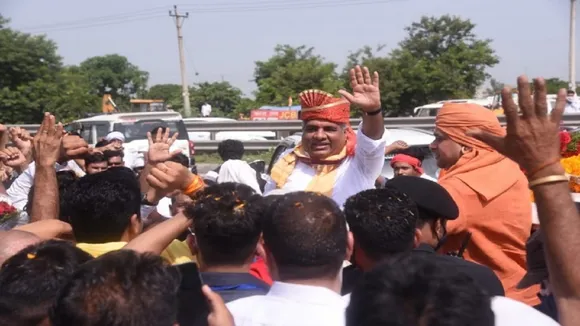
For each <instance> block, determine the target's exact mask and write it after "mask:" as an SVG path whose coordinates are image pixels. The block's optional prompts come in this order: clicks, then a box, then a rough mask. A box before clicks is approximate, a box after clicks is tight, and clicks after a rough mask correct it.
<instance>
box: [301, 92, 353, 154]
mask: <svg viewBox="0 0 580 326" xmlns="http://www.w3.org/2000/svg"><path fill="white" fill-rule="evenodd" d="M299 97H300V105H301V106H302V109H301V112H300V118H301V119H302V121H310V120H325V121H330V122H333V123H337V124H344V125H346V128H347V129H346V154H347V155H348V156H353V155H354V149H355V146H356V135H355V133H354V131H353V130H352V128H351V126H350V103H349V102H348V101H347V100H345V99H341V98H336V97H333V96H332V94H329V93H327V92H323V91H320V90H317V89H309V90H307V91H304V92H302V93H300V95H299Z"/></svg>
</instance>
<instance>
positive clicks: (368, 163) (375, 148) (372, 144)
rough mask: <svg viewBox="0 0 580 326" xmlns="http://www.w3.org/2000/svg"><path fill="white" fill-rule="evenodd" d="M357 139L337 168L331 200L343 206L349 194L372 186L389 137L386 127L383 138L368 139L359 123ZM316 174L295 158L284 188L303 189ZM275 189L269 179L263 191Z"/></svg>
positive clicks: (379, 168) (372, 187)
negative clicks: (349, 152) (352, 151)
mask: <svg viewBox="0 0 580 326" xmlns="http://www.w3.org/2000/svg"><path fill="white" fill-rule="evenodd" d="M356 137H357V142H356V149H355V155H354V157H348V158H346V159H345V160H344V161H343V162H342V163H341V164H340V166H339V167H338V170H337V173H336V182H335V185H334V189H333V192H332V196H331V197H332V199H334V201H335V202H336V203H337V204H338V205H339V206H340V207H342V206H343V205H344V202H345V201H346V200H347V199H348V198H349V197H351V196H353V195H355V194H357V193H359V192H361V191H363V190H367V189H374V187H375V181H376V180H377V178H378V177H379V175H380V174H381V171H382V169H383V164H384V163H385V146H386V144H387V139H388V137H389V135H388V131H387V130H385V132H384V133H383V137H382V138H381V139H378V140H374V139H371V138H369V137H367V136H365V134H363V133H362V123H361V125H360V126H359V128H358V131H357V135H356ZM292 150H293V149H289V150H287V151H286V152H284V153H283V154H282V155H281V156H280V157H283V156H284V155H287V154H289V153H290V152H292ZM315 174H316V171H315V169H314V168H313V167H312V166H310V165H308V164H305V163H303V162H300V161H298V162H297V163H296V167H295V168H294V171H292V173H291V174H290V176H289V177H288V180H287V181H286V184H285V185H284V187H283V189H284V190H290V191H304V190H305V189H306V187H308V184H309V183H310V181H311V180H312V178H313V177H314V175H315ZM274 189H276V183H275V182H274V181H273V180H269V181H268V183H267V184H266V187H265V189H264V193H265V194H268V192H270V191H272V190H274Z"/></svg>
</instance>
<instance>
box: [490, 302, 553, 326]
mask: <svg viewBox="0 0 580 326" xmlns="http://www.w3.org/2000/svg"><path fill="white" fill-rule="evenodd" d="M491 310H493V313H494V315H495V326H513V325H526V326H558V325H560V324H558V323H557V322H556V321H554V320H553V319H552V318H550V317H548V316H546V315H544V314H543V313H541V312H539V311H538V310H536V309H534V308H532V307H530V306H528V305H526V304H524V303H521V302H519V301H516V300H513V299H510V298H506V297H493V298H491Z"/></svg>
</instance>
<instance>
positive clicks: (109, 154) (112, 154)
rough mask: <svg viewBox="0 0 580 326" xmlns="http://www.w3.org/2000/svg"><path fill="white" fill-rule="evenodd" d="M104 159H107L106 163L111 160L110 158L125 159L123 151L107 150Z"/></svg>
mask: <svg viewBox="0 0 580 326" xmlns="http://www.w3.org/2000/svg"><path fill="white" fill-rule="evenodd" d="M104 154H105V158H106V159H107V161H108V160H109V159H110V158H111V157H121V158H123V157H125V153H123V151H111V150H107V151H105V153H104Z"/></svg>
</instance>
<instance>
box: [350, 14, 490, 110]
mask: <svg viewBox="0 0 580 326" xmlns="http://www.w3.org/2000/svg"><path fill="white" fill-rule="evenodd" d="M474 28H475V25H474V24H473V23H471V22H470V21H469V20H462V19H460V18H458V17H452V16H448V15H445V16H442V17H440V18H435V17H423V18H422V19H421V21H420V22H418V23H413V24H411V26H409V27H407V28H405V30H406V31H407V37H406V38H405V39H404V40H403V41H402V42H401V43H399V47H398V48H396V49H394V50H393V51H392V52H391V54H390V56H385V57H382V58H377V57H376V56H375V55H373V56H369V51H368V49H367V50H365V49H362V50H361V51H362V52H359V59H358V60H360V61H362V62H360V63H364V64H368V65H369V66H370V65H371V63H373V64H375V65H377V68H376V70H377V71H378V72H379V74H380V75H381V78H382V85H381V95H382V99H381V101H382V102H383V105H384V108H385V109H386V110H387V112H388V114H389V115H408V114H410V113H411V112H412V110H413V108H415V107H417V106H420V105H424V104H427V103H432V102H436V101H440V100H447V99H457V98H471V97H473V95H474V94H475V92H476V90H477V87H478V86H479V85H481V84H482V83H483V82H484V81H485V80H486V79H487V78H488V77H489V75H488V74H487V73H486V69H487V68H489V67H492V66H494V65H495V64H497V63H498V62H499V61H498V57H497V56H496V55H495V54H494V51H493V49H492V48H491V46H490V44H491V41H490V40H478V39H477V37H476V35H475V34H474V33H473V29H474ZM355 54H356V52H355ZM379 59H380V60H379Z"/></svg>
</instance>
